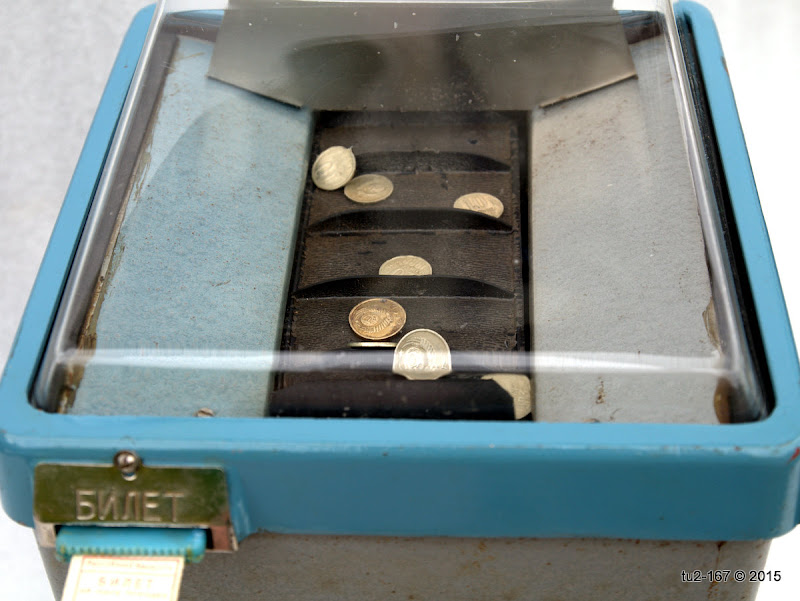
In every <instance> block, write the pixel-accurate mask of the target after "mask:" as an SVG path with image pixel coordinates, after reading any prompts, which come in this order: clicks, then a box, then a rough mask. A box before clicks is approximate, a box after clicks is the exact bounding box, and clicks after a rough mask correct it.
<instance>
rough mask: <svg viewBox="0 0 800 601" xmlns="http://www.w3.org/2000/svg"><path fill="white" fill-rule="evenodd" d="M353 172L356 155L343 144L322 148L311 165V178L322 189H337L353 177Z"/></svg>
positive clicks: (354, 170) (354, 171)
mask: <svg viewBox="0 0 800 601" xmlns="http://www.w3.org/2000/svg"><path fill="white" fill-rule="evenodd" d="M355 173H356V155H354V154H353V151H352V150H350V149H349V148H345V147H344V146H331V147H330V148H328V149H327V150H324V151H323V152H322V153H320V155H319V156H318V157H317V160H316V161H314V165H313V166H312V167H311V179H312V180H314V183H315V184H316V186H317V188H321V189H323V190H338V189H339V188H341V187H342V186H344V185H345V184H346V183H347V182H349V181H350V180H351V179H353V176H354V175H355Z"/></svg>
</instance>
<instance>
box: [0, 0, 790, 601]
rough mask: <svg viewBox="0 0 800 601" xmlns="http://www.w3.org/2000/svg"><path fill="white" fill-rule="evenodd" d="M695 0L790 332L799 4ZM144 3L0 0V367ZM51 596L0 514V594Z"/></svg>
mask: <svg viewBox="0 0 800 601" xmlns="http://www.w3.org/2000/svg"><path fill="white" fill-rule="evenodd" d="M703 3H704V4H706V5H707V6H708V7H709V8H710V9H711V12H712V13H713V15H714V18H715V20H716V23H717V27H718V28H719V30H720V35H721V37H722V45H723V48H724V50H725V54H726V58H727V64H728V70H729V73H730V76H731V80H732V82H733V88H734V92H735V94H736V100H737V104H738V107H739V113H740V117H741V122H742V126H743V128H744V133H745V138H746V139H747V145H748V149H749V151H750V159H751V162H752V166H753V171H754V173H755V178H756V183H757V185H758V190H759V194H760V196H761V203H762V207H763V211H764V216H765V219H766V221H767V227H768V228H769V233H770V237H771V240H772V247H773V250H774V253H775V258H776V262H777V264H778V271H779V273H780V277H781V281H782V284H783V288H784V294H785V296H786V302H787V306H788V309H789V316H790V318H791V321H792V323H793V324H794V330H795V332H800V270H798V269H797V267H796V263H797V259H798V255H800V232H798V228H799V227H800V209H799V208H798V204H800V198H799V196H800V194H799V193H798V189H799V187H798V184H797V172H798V169H800V165H798V152H797V145H798V141H800V119H798V117H797V102H798V97H800V62H799V60H798V59H800V3H798V2H795V1H794V0H762V1H760V2H758V1H755V0H703ZM146 4H148V2H147V1H145V0H116V1H112V0H108V1H105V2H102V1H100V0H83V1H81V2H77V1H76V2H63V1H56V0H39V1H38V2H11V1H10V0H0V23H3V25H4V32H3V35H2V36H0V76H1V78H0V82H2V83H0V365H4V364H5V360H6V357H7V355H8V351H9V350H10V347H11V343H12V341H13V339H14V334H15V333H16V328H17V324H18V323H19V320H20V318H21V316H22V312H23V309H24V307H25V303H26V301H27V298H28V293H29V292H30V288H31V286H32V284H33V280H34V278H35V276H36V271H37V269H38V266H39V262H40V261H41V258H42V255H43V253H44V249H45V246H46V244H47V241H48V239H49V237H50V232H51V230H52V227H53V224H54V222H55V219H56V216H57V214H58V210H59V208H60V206H61V202H62V200H63V197H64V193H65V192H66V189H67V185H68V184H69V179H70V177H71V175H72V170H73V169H74V167H75V163H76V161H77V159H78V155H79V153H80V150H81V147H82V145H83V140H84V138H85V136H86V133H87V131H88V129H89V125H90V123H91V120H92V116H93V114H94V110H95V108H96V106H97V102H98V101H99V99H100V95H101V93H102V90H103V86H104V85H105V81H106V78H107V77H108V73H109V71H110V69H111V65H112V63H113V60H114V57H115V55H116V52H117V49H118V48H119V44H120V42H121V40H122V37H123V35H124V32H125V30H126V29H127V27H128V25H129V23H130V21H131V19H132V18H133V15H134V14H135V12H136V10H137V9H138V8H139V7H141V6H144V5H146ZM798 338H799V337H798V336H797V335H795V340H796V341H797V340H798ZM731 502H732V503H735V502H736V500H735V499H731ZM766 569H769V570H781V572H782V575H783V579H782V580H781V582H778V583H765V584H762V586H761V589H760V591H759V594H758V601H797V599H800V529H796V530H794V531H793V532H792V533H790V534H788V535H786V536H784V537H782V538H780V539H777V540H776V541H775V542H774V543H773V545H772V549H771V552H770V555H769V558H768V560H767V567H766ZM51 599H52V594H51V592H50V588H49V585H48V584H47V578H46V576H45V574H44V569H43V568H42V567H41V560H40V558H39V554H38V552H37V550H36V546H35V544H34V540H33V535H32V533H31V531H30V530H29V529H27V528H23V527H20V526H18V525H16V524H14V523H13V522H11V521H10V520H9V519H8V518H7V517H6V516H5V514H4V513H3V512H2V511H0V601H11V600H14V601H49V600H51ZM587 601H590V600H587Z"/></svg>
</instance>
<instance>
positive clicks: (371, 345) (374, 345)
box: [347, 341, 397, 348]
mask: <svg viewBox="0 0 800 601" xmlns="http://www.w3.org/2000/svg"><path fill="white" fill-rule="evenodd" d="M347 346H349V347H350V348H394V347H396V346H397V343H396V342H386V341H382V342H376V341H369V342H363V341H362V342H351V343H350V344H348V345H347Z"/></svg>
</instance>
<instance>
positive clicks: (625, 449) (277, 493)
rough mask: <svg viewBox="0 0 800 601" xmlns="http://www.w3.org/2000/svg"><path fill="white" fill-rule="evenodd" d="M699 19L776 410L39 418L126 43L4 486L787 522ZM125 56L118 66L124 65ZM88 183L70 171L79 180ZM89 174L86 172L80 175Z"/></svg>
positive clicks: (768, 324)
mask: <svg viewBox="0 0 800 601" xmlns="http://www.w3.org/2000/svg"><path fill="white" fill-rule="evenodd" d="M676 10H677V12H678V14H679V15H683V16H685V17H686V18H688V19H689V20H690V21H691V24H692V27H693V30H694V33H695V37H696V41H697V46H698V53H699V56H700V60H701V67H702V72H703V77H704V79H705V82H706V88H707V93H708V96H709V100H710V104H711V109H712V112H713V115H712V116H713V121H714V127H715V130H716V134H717V137H718V139H719V141H720V147H721V148H720V150H721V157H722V161H723V165H724V169H725V173H726V177H727V179H728V187H729V189H730V193H731V197H732V206H733V210H734V215H735V219H736V222H737V224H738V228H739V235H740V239H741V241H742V245H743V247H744V258H745V262H746V266H747V269H748V273H749V277H750V280H751V282H752V284H753V296H754V303H755V307H756V311H757V316H758V320H759V323H760V326H761V330H762V335H763V339H764V347H765V352H766V358H767V361H768V369H769V373H770V377H771V380H772V384H773V389H774V390H775V396H776V398H775V400H776V408H775V410H774V411H773V413H772V415H771V416H770V417H769V418H767V419H766V420H763V421H760V422H757V423H751V424H736V425H724V426H721V425H717V426H712V425H708V426H699V425H698V426H693V425H663V424H567V423H564V424H548V423H536V422H534V423H530V422H529V423H475V422H428V423H420V422H412V421H401V420H396V421H393V420H385V421H384V420H345V419H328V420H313V419H233V418H231V419H226V418H220V419H217V418H215V419H189V418H186V419H185V418H156V417H124V416H117V417H98V416H74V415H56V414H48V413H44V412H41V411H37V410H36V409H34V408H33V407H32V406H31V405H30V403H29V391H30V386H31V384H32V381H33V378H34V376H35V373H36V369H37V367H38V363H39V360H40V356H41V352H42V348H43V346H44V344H45V341H46V339H47V335H48V331H49V328H50V323H51V320H52V316H53V313H54V311H55V308H56V306H57V303H58V300H59V295H60V293H61V286H62V284H63V281H64V278H65V277H66V274H67V272H68V269H69V263H70V261H69V259H70V257H71V254H72V252H73V250H74V248H75V244H76V242H77V239H78V236H79V235H80V231H81V225H82V222H83V216H84V215H85V214H86V210H87V208H88V206H89V203H90V202H91V192H92V190H93V189H94V185H95V183H96V181H97V177H98V175H99V173H100V169H101V167H102V164H103V157H104V156H105V153H106V150H107V148H108V144H109V140H110V139H111V136H112V134H113V124H114V123H115V120H116V116H117V115H118V113H119V110H120V106H121V98H122V97H124V95H125V91H126V90H127V87H128V85H129V82H130V77H129V75H130V73H129V71H125V69H129V68H130V65H133V64H134V63H135V57H136V56H138V53H139V51H140V48H141V46H142V43H143V41H144V29H145V27H146V25H145V24H143V23H142V22H141V16H140V17H139V18H137V21H135V22H134V26H133V28H132V29H131V33H130V34H129V36H128V38H126V42H125V44H124V45H123V49H122V51H121V54H120V57H121V59H120V60H121V62H118V64H117V66H116V67H115V69H114V72H113V73H112V76H111V79H110V81H109V87H108V88H107V90H106V94H105V96H104V99H103V102H102V104H101V107H100V110H99V111H98V117H97V119H96V121H95V124H94V126H93V128H92V130H91V132H90V135H89V139H88V140H87V145H86V147H85V150H84V153H83V155H82V157H81V162H80V164H79V165H78V169H77V170H76V176H75V180H74V181H73V185H72V186H71V188H70V191H69V194H68V196H67V198H66V200H65V204H64V209H63V210H62V213H61V216H60V218H59V221H58V223H57V225H56V229H55V231H54V233H53V237H52V239H51V243H50V246H49V248H48V250H47V253H46V255H45V258H44V261H43V263H42V268H41V271H40V273H39V277H38V278H37V280H36V284H35V286H34V290H33V292H32V295H31V300H30V301H29V304H28V308H27V310H26V313H25V316H24V317H23V321H22V324H21V326H20V331H19V335H18V340H17V343H16V345H15V348H14V349H13V350H12V354H11V356H10V358H9V361H8V364H7V367H6V373H5V377H4V379H3V381H2V382H0V489H2V490H3V494H4V497H3V502H4V506H5V509H6V511H7V512H8V513H9V515H10V516H11V517H12V519H15V520H17V521H19V522H22V523H25V524H29V525H30V524H31V523H32V515H31V509H32V487H33V475H32V473H33V467H34V466H35V465H36V463H38V462H40V461H50V462H52V461H62V462H64V461H66V462H76V463H86V462H89V463H109V462H110V460H111V457H112V456H113V454H114V452H115V451H116V450H118V449H126V448H129V449H132V450H135V451H137V452H138V453H139V454H140V455H141V456H142V457H143V458H144V460H145V462H147V463H149V464H151V465H187V466H191V465H218V466H222V467H224V469H225V470H226V473H227V476H228V489H229V494H230V507H231V515H232V519H233V523H234V526H235V529H236V533H237V536H238V537H239V538H240V539H241V538H244V537H245V536H247V535H248V534H250V533H252V532H255V531H258V530H270V531H274V532H295V533H340V534H386V535H400V536H412V535H442V536H531V537H533V536H538V537H561V536H565V537H575V536H592V537H620V538H649V539H673V540H680V539H684V540H748V539H759V538H771V537H774V536H778V535H780V534H783V533H784V532H786V531H788V530H789V529H791V528H792V527H793V526H794V525H795V523H796V521H797V504H798V489H799V488H800V460H798V459H799V458H800V385H798V383H800V369H798V365H797V356H796V352H795V350H794V344H793V340H792V336H791V330H790V328H789V322H788V318H787V315H786V310H785V306H784V304H783V301H782V297H781V291H780V286H779V283H778V278H777V271H776V269H775V265H774V263H773V260H772V255H771V251H770V246H769V240H768V237H767V235H766V230H765V229H764V223H763V219H762V217H761V214H760V209H759V204H758V197H757V195H756V193H755V188H754V187H753V184H752V175H751V173H750V168H749V164H748V160H747V153H746V150H745V146H744V143H743V138H742V133H741V129H740V127H739V124H738V119H737V115H736V110H735V104H734V102H733V96H732V92H731V89H730V84H729V82H728V80H727V75H726V73H725V70H724V67H723V63H722V51H721V49H720V46H719V40H718V38H717V36H716V33H715V31H714V27H713V23H712V22H711V19H710V18H709V17H708V14H707V13H706V12H705V10H704V9H702V8H701V7H699V6H697V5H694V4H690V3H679V4H678V5H677V6H676ZM125 65H128V67H126V66H125ZM78 174H81V175H80V179H81V181H80V182H79V181H77V180H78V179H79V176H78ZM84 179H85V181H83V180H84Z"/></svg>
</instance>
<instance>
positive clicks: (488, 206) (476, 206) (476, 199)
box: [453, 192, 504, 217]
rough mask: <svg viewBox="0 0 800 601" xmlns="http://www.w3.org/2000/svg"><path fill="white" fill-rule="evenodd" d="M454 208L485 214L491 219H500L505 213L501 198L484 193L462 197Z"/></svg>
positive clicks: (473, 193) (454, 204)
mask: <svg viewBox="0 0 800 601" xmlns="http://www.w3.org/2000/svg"><path fill="white" fill-rule="evenodd" d="M453 208H454V209H466V210H467V211H475V212H477V213H484V214H486V215H489V216H491V217H500V215H502V214H503V211H504V207H503V203H502V202H500V199H499V198H497V197H496V196H492V195H491V194H486V193H484V192H472V193H471V194H464V196H460V197H459V198H458V200H456V201H455V203H453Z"/></svg>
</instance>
